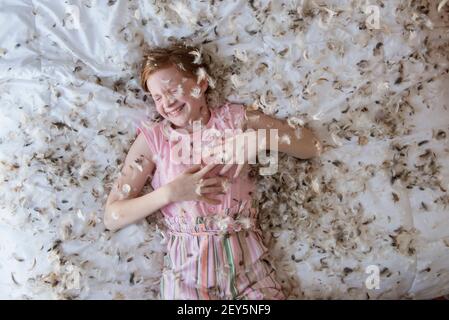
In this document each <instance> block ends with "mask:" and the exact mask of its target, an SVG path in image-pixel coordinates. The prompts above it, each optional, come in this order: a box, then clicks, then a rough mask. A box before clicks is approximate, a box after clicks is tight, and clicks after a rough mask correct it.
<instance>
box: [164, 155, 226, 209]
mask: <svg viewBox="0 0 449 320" xmlns="http://www.w3.org/2000/svg"><path fill="white" fill-rule="evenodd" d="M216 165H217V164H214V163H210V164H207V165H206V166H205V167H203V168H201V165H200V164H197V165H194V166H193V167H190V168H189V169H187V170H186V171H184V172H183V173H182V174H181V175H179V176H178V177H177V178H175V179H174V180H173V181H171V182H169V183H168V184H167V187H168V190H169V201H170V202H178V201H191V200H195V201H204V202H207V203H209V204H213V205H218V204H220V203H221V201H220V200H218V199H213V198H211V197H210V196H212V195H218V194H225V193H226V191H227V190H226V189H227V185H228V179H227V178H226V177H219V176H217V177H213V178H204V176H205V175H206V174H207V173H208V172H209V171H210V170H212V169H213V168H214V167H215V166H216Z"/></svg>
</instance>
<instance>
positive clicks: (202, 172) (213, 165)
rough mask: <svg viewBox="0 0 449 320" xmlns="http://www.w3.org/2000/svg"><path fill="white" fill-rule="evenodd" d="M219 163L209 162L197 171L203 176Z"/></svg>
mask: <svg viewBox="0 0 449 320" xmlns="http://www.w3.org/2000/svg"><path fill="white" fill-rule="evenodd" d="M216 165H217V164H216V163H209V164H208V165H206V166H205V167H203V168H202V169H201V170H200V171H198V172H197V174H198V175H199V176H200V177H202V176H204V175H205V174H206V173H208V172H209V171H211V170H212V169H213V168H214V167H215V166H216Z"/></svg>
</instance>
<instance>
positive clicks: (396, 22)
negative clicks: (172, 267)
mask: <svg viewBox="0 0 449 320" xmlns="http://www.w3.org/2000/svg"><path fill="white" fill-rule="evenodd" d="M0 2H1V3H2V4H1V7H2V10H1V12H0V21H2V22H1V26H2V28H1V30H0V108H1V113H0V117H1V118H0V123H1V125H0V132H1V134H0V139H1V140H0V168H1V169H0V178H1V179H0V186H1V191H0V201H1V202H0V297H1V298H20V299H36V298H58V299H96V298H106V299H142V298H144V299H156V298H158V293H159V279H160V275H161V267H162V261H163V257H164V241H165V240H166V239H164V238H163V233H162V232H160V228H162V225H161V220H160V219H161V217H160V214H155V215H154V216H151V217H149V218H148V219H147V220H146V221H142V222H140V223H138V224H135V225H131V226H129V227H127V228H125V229H123V230H121V231H119V232H116V233H112V232H109V231H105V228H104V225H103V222H102V218H103V212H104V205H105V202H106V197H107V195H108V193H109V191H110V189H111V186H112V184H113V182H114V180H115V179H116V178H117V177H118V175H119V172H120V170H121V166H122V164H123V161H124V157H125V155H126V152H127V150H128V149H129V147H130V145H131V143H132V142H133V140H134V138H135V135H136V126H135V124H136V122H137V121H138V120H139V119H142V118H144V117H150V118H152V119H155V118H156V116H157V115H156V114H155V109H154V107H153V105H152V101H150V100H151V99H150V98H149V97H148V96H146V95H145V94H144V92H143V91H142V88H141V87H140V86H139V76H138V75H139V71H140V62H141V61H140V59H141V57H142V53H143V50H144V48H145V45H146V44H148V45H150V46H151V45H165V44H168V43H170V42H171V41H172V40H175V39H179V38H182V39H185V40H186V41H187V42H188V43H191V44H199V45H200V46H201V48H202V53H203V58H204V59H210V60H207V61H210V63H211V70H212V71H211V73H212V74H211V75H210V76H211V81H215V83H214V84H215V89H214V90H212V91H211V93H210V94H209V97H208V99H209V103H210V105H211V107H213V106H216V105H218V104H219V103H221V102H222V101H223V100H224V99H228V100H230V101H238V102H243V103H246V104H248V105H251V106H252V107H253V108H259V109H261V110H263V111H264V112H265V113H267V114H270V115H272V116H274V117H279V118H282V119H288V123H289V124H291V125H292V126H297V127H300V126H308V127H310V128H312V129H313V130H314V132H316V134H317V135H318V136H319V138H320V139H321V141H322V142H323V152H322V155H321V157H319V158H316V159H313V160H299V159H295V158H292V157H289V156H286V155H280V156H279V166H278V170H277V172H276V173H275V174H273V175H264V176H262V175H259V178H258V193H257V195H256V196H257V199H258V201H259V205H260V223H261V227H262V230H263V231H264V234H265V237H266V245H267V246H268V248H269V250H270V253H271V255H272V257H273V259H274V262H275V266H276V268H277V274H278V278H279V279H280V280H281V282H282V286H283V287H284V290H285V293H286V294H287V295H288V297H289V298H290V299H298V298H299V299H311V298H324V299H328V298H330V299H342V298H352V299H376V298H384V299H391V298H432V297H435V296H440V295H445V294H449V196H448V191H449V148H448V145H449V144H448V142H449V137H448V135H449V110H448V108H449V103H448V101H449V59H448V58H449V33H448V31H449V5H448V4H446V2H447V1H431V0H412V1H405V0H391V1H386V0H372V1H355V0H353V1H351V0H332V1H320V0H297V1H294V0H290V1H288V0H286V1H258V0H253V1H240V0H236V1H218V0H209V1H155V0H151V1H149V0H142V1H137V0H130V1H125V0H123V1H120V0H118V1H116V0H114V1H112V0H110V1H95V0H80V1H71V2H70V4H69V3H68V2H67V3H65V2H55V1H51V0H33V1H32V0H23V1H20V2H17V1H15V0H1V1H0ZM283 139H284V140H286V141H288V140H289V139H290V137H283ZM260 168H261V166H260V165H259V166H254V167H253V168H252V169H253V170H254V171H253V172H254V174H259V169H260ZM150 190H151V188H150V187H149V184H148V185H147V186H146V187H145V189H144V191H143V193H145V192H149V191H150ZM373 270H374V271H373ZM376 275H378V276H379V278H378V282H376ZM377 285H378V286H377Z"/></svg>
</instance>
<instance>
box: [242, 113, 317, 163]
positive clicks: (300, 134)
mask: <svg viewBox="0 0 449 320" xmlns="http://www.w3.org/2000/svg"><path fill="white" fill-rule="evenodd" d="M245 118H246V119H247V120H246V128H247V129H253V130H256V131H257V130H258V129H266V130H267V135H266V142H267V149H268V150H277V151H280V152H284V153H287V154H288V155H291V156H293V157H295V158H300V159H310V158H313V157H315V156H319V155H320V153H321V148H322V146H321V142H320V141H319V140H318V139H317V138H316V137H315V135H314V134H313V133H312V131H311V130H309V129H307V128H304V127H298V128H292V127H291V126H289V125H288V123H287V121H285V120H280V119H276V118H273V117H270V116H268V115H266V114H264V113H263V112H261V111H258V110H251V111H249V110H247V111H246V117H245ZM270 129H277V130H278V135H277V136H275V140H274V142H275V143H274V144H271V143H270Z"/></svg>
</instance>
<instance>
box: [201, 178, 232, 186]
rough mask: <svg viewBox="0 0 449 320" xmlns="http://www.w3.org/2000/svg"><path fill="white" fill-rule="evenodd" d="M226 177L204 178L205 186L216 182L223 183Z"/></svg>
mask: <svg viewBox="0 0 449 320" xmlns="http://www.w3.org/2000/svg"><path fill="white" fill-rule="evenodd" d="M223 180H227V179H226V178H208V179H204V180H203V186H211V185H214V184H221V183H222V182H223Z"/></svg>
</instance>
